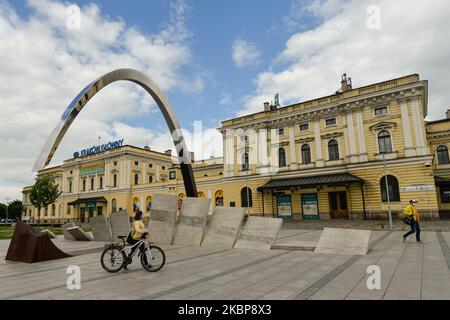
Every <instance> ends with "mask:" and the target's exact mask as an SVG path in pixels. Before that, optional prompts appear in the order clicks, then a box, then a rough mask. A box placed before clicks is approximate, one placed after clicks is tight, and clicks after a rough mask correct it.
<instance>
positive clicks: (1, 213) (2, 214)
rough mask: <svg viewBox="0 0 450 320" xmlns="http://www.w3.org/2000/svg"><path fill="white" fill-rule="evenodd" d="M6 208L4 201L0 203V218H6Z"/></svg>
mask: <svg viewBox="0 0 450 320" xmlns="http://www.w3.org/2000/svg"><path fill="white" fill-rule="evenodd" d="M6 208H7V205H6V204H4V203H0V218H1V219H5V218H6Z"/></svg>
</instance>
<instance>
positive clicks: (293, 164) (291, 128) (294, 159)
mask: <svg viewBox="0 0 450 320" xmlns="http://www.w3.org/2000/svg"><path fill="white" fill-rule="evenodd" d="M289 146H290V151H291V168H290V169H291V170H297V153H296V151H295V131H294V125H291V126H289Z"/></svg>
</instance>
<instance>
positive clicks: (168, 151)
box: [164, 149, 172, 156]
mask: <svg viewBox="0 0 450 320" xmlns="http://www.w3.org/2000/svg"><path fill="white" fill-rule="evenodd" d="M164 153H165V154H168V155H169V156H171V155H172V149H167V150H166V151H164Z"/></svg>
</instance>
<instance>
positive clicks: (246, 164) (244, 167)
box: [242, 152, 250, 171]
mask: <svg viewBox="0 0 450 320" xmlns="http://www.w3.org/2000/svg"><path fill="white" fill-rule="evenodd" d="M249 168H250V165H249V160H248V152H245V153H244V154H243V155H242V170H244V171H246V170H248V169H249Z"/></svg>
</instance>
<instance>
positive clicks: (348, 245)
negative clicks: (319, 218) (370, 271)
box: [314, 228, 371, 255]
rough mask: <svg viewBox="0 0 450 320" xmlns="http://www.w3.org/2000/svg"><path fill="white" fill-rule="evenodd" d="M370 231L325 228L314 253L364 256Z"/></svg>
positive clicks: (367, 248) (367, 250) (367, 247)
mask: <svg viewBox="0 0 450 320" xmlns="http://www.w3.org/2000/svg"><path fill="white" fill-rule="evenodd" d="M370 233H371V231H370V230H354V229H336V228H325V229H324V230H323V232H322V235H321V236H320V239H319V242H318V243H317V246H316V249H315V250H314V252H316V253H332V254H346V255H366V254H367V253H368V252H369V241H370Z"/></svg>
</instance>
